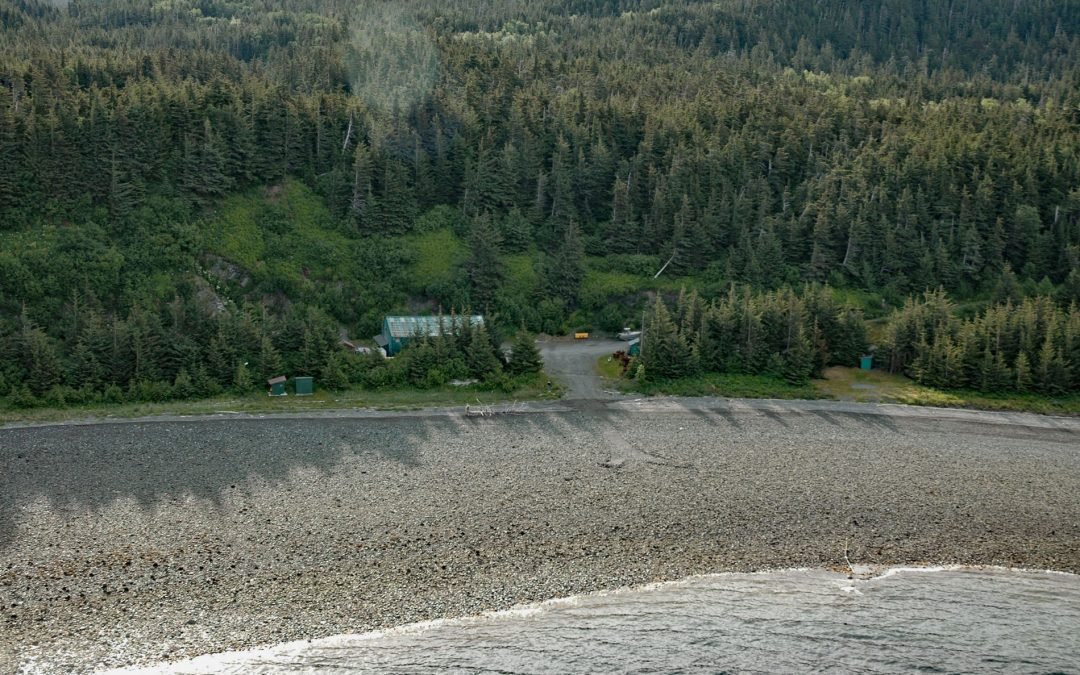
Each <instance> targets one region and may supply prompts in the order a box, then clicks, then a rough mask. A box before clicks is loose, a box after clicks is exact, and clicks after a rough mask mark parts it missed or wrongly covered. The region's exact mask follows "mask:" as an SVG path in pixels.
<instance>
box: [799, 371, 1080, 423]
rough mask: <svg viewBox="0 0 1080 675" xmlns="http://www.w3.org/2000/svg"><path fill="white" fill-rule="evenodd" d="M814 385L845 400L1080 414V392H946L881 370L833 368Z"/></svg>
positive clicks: (835, 397)
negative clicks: (1051, 394)
mask: <svg viewBox="0 0 1080 675" xmlns="http://www.w3.org/2000/svg"><path fill="white" fill-rule="evenodd" d="M814 386H815V388H816V389H817V391H818V393H819V394H820V395H821V396H823V397H826V398H834V399H837V400H841V401H857V402H862V403H904V404H908V405H925V406H936V407H941V408H973V409H977V410H1011V411H1015V412H1034V413H1043V414H1057V415H1062V414H1063V415H1080V394H1073V395H1070V396H1060V397H1051V396H1040V395H1037V394H988V393H986V392H978V391H963V390H953V391H946V390H941V389H933V388H931V387H924V386H922V385H920V384H917V383H915V382H914V381H913V380H911V379H910V378H907V377H904V376H903V375H892V374H889V373H886V372H884V371H881V370H869V371H867V370H859V369H857V368H844V367H835V368H829V369H827V370H826V371H825V373H824V378H823V379H821V380H815V381H814Z"/></svg>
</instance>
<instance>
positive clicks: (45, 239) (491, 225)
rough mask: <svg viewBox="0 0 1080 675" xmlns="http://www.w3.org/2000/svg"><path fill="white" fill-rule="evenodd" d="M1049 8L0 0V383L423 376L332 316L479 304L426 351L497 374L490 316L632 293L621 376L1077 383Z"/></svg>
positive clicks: (32, 398) (1034, 4) (1076, 263)
mask: <svg viewBox="0 0 1080 675" xmlns="http://www.w3.org/2000/svg"><path fill="white" fill-rule="evenodd" d="M1078 27H1080V1H1078V0H1029V1H1027V2H1023V3H1017V2H1012V1H1005V0H914V1H912V0H883V1H882V2H878V3H854V2H849V1H847V0H822V1H821V2H815V3H804V2H796V1H794V0H781V1H778V2H769V3H751V2H745V1H743V0H712V1H711V2H698V1H694V0H535V1H533V2H523V1H520V0H504V1H500V2H488V1H486V0H481V1H479V2H471V1H470V2H466V1H464V0H444V1H442V2H432V1H431V0H402V1H400V2H393V3H391V2H381V1H375V0H364V1H362V2H352V1H349V2H347V1H346V0H245V1H243V2H241V1H239V0H158V1H156V2H144V1H142V0H68V1H66V2H64V1H60V0H52V1H49V2H46V1H43V0H0V400H6V401H7V402H8V403H9V404H11V405H18V406H33V405H38V404H40V403H43V402H44V403H49V404H51V405H64V404H67V403H71V402H83V401H95V400H102V401H120V400H163V399H168V398H187V397H197V396H206V395H212V394H214V393H217V392H220V391H224V390H227V389H231V390H234V391H246V390H249V389H252V388H256V389H257V388H259V387H261V386H262V380H263V379H264V378H265V377H269V376H270V375H275V374H280V372H279V371H284V372H287V373H289V374H314V375H316V376H318V377H322V378H324V379H325V380H326V381H327V382H330V383H332V384H335V385H336V386H342V387H344V386H365V387H379V386H388V385H389V384H404V383H411V384H414V385H415V384H418V383H421V382H423V383H427V385H431V384H432V383H438V382H439V381H440V379H441V378H443V377H445V376H446V373H441V374H440V373H436V374H434V375H432V377H431V378H429V377H428V373H427V370H426V369H425V370H424V372H423V373H422V374H421V373H420V371H419V370H417V368H420V366H415V367H414V369H413V374H412V375H409V370H408V368H407V367H406V366H405V365H404V364H402V365H395V366H393V367H392V368H390V367H389V366H387V365H385V364H382V365H380V364H376V363H369V362H368V360H367V359H365V358H361V357H359V356H356V355H354V354H349V353H345V352H343V351H342V350H341V349H340V347H339V345H338V343H339V339H340V338H341V337H342V336H345V335H347V336H349V337H350V338H352V339H361V340H363V339H366V338H367V337H369V336H371V335H373V334H374V333H375V332H377V330H378V328H379V323H380V321H381V320H382V317H383V316H384V315H385V314H388V313H435V312H440V311H442V312H445V313H450V312H453V311H458V312H465V311H470V312H476V313H483V314H485V315H488V316H490V317H492V319H493V320H492V321H491V322H490V325H491V326H492V328H493V330H492V331H491V332H492V335H488V336H481V337H480V338H477V342H476V344H477V345H479V344H481V342H482V341H483V340H484V339H486V340H487V342H488V343H490V344H491V345H492V348H491V349H490V350H489V351H490V354H489V355H490V356H492V357H493V358H494V359H495V360H496V362H495V363H494V364H493V363H491V362H488V360H487V359H486V358H481V357H480V356H479V355H478V354H479V352H478V351H476V350H472V351H470V349H469V345H468V344H467V343H466V342H464V341H462V340H458V343H460V344H459V346H458V347H455V349H459V350H460V351H459V352H455V353H460V355H461V356H460V361H459V362H458V363H459V365H458V366H455V368H456V371H455V372H456V373H457V374H460V375H468V374H470V373H471V374H473V375H479V376H481V379H483V378H485V377H486V378H487V379H490V380H492V381H493V382H494V381H495V380H498V379H500V378H502V379H503V381H504V383H505V379H506V378H508V377H510V375H512V374H514V373H516V372H518V371H521V369H522V368H525V367H526V365H527V366H528V369H531V368H532V367H533V366H532V365H531V356H530V357H529V359H527V360H529V361H530V363H529V364H525V365H522V364H518V365H512V364H511V363H510V362H508V361H506V360H505V359H504V357H503V355H502V352H501V351H500V350H499V349H498V341H499V339H501V338H500V336H505V337H511V336H514V335H519V334H521V335H525V334H528V333H539V332H544V333H553V334H557V333H563V332H566V331H568V330H573V329H579V328H584V329H592V330H602V331H617V330H620V329H621V328H623V327H624V326H627V325H631V326H633V325H637V323H638V322H639V321H640V317H641V316H642V309H643V308H651V311H649V312H648V315H649V316H648V317H647V321H646V322H647V323H648V322H649V321H651V322H653V323H654V327H655V328H656V329H657V330H658V332H660V333H662V334H663V335H665V336H666V337H665V338H664V340H666V342H665V343H664V344H665V346H664V348H665V349H667V350H668V352H667V353H668V354H669V355H672V359H671V360H669V361H667V365H665V364H662V363H659V362H655V361H654V362H652V363H649V362H643V363H642V364H637V365H641V366H642V374H643V376H644V377H663V376H670V377H676V376H680V375H682V374H686V373H689V372H694V371H700V370H704V371H707V372H755V373H769V374H774V375H776V376H778V377H784V378H787V379H788V380H790V381H802V380H804V379H805V378H808V377H811V376H813V375H815V374H817V373H818V372H819V371H820V369H821V368H822V367H824V366H825V365H829V364H832V363H845V364H847V365H852V362H851V359H853V358H855V356H856V355H857V354H856V352H860V351H862V350H863V349H865V348H867V347H868V346H869V345H870V344H871V343H873V346H874V347H875V348H876V349H877V350H878V353H880V354H888V358H887V359H885V367H887V368H889V369H890V370H893V371H894V372H904V373H906V374H908V375H909V376H911V377H913V378H915V379H916V380H917V381H919V382H925V383H927V384H932V385H934V386H940V387H945V388H954V387H959V388H972V389H980V390H986V391H1036V392H1045V393H1064V392H1075V391H1078V390H1080V354H1078V351H1077V350H1078V348H1080V324H1078V319H1077V315H1078V311H1077V309H1076V305H1077V303H1080V36H1078V35H1077V33H1078V31H1077V28H1078ZM662 268H663V272H662V274H660V275H659V276H656V275H657V272H658V271H659V270H661V269H662ZM684 289H685V291H684ZM680 295H681V296H682V297H681V299H680ZM669 307H670V308H671V309H670V310H669ZM739 317H742V318H743V319H745V320H744V321H743V322H742V324H739ZM865 319H869V320H872V321H878V322H882V324H883V328H882V326H879V328H882V329H881V330H878V331H876V332H875V331H871V333H872V334H869V335H868V333H867V328H866V324H865V323H864V320H865ZM738 325H741V326H742V327H741V328H739V327H738ZM661 328H662V329H661ZM739 331H742V332H741V333H740V332H739ZM755 331H756V332H755ZM470 339H471V338H470ZM759 340H760V342H758V341H759ZM740 341H741V342H740ZM435 342H439V341H438V340H436V341H435ZM452 342H454V341H453V340H450V341H448V342H447V345H450V344H451V343H452ZM521 342H522V343H523V342H524V341H521ZM660 342H661V341H658V344H660ZM729 343H730V344H729ZM436 348H438V349H443V348H445V349H450V347H448V346H445V345H444V346H442V347H440V346H439V345H433V344H429V345H427V346H426V347H425V349H428V350H434V349H436ZM477 349H478V347H477ZM417 351H422V350H419V349H418V350H417ZM469 354H472V356H469ZM645 354H646V356H645V360H646V361H648V359H652V358H653V355H652V354H650V353H649V352H648V351H646V352H645ZM679 354H683V355H684V356H685V359H684V358H682V357H678V356H677V355H679ZM410 358H413V359H414V360H416V361H417V362H418V363H423V362H424V361H423V359H425V358H428V359H429V356H423V357H420V356H417V357H410ZM429 360H430V359H429ZM879 361H880V360H879ZM481 362H485V363H486V365H484V364H482V363H481ZM470 364H471V365H470ZM679 364H682V365H679ZM432 367H433V366H432ZM380 368H382V369H383V370H382V371H379V369H380ZM665 368H666V369H667V370H665ZM435 370H436V371H437V370H438V369H437V368H435ZM375 371H378V372H380V373H381V374H372V373H373V372H375ZM390 371H393V372H390ZM458 371H460V372H458ZM504 371H505V372H504ZM521 372H525V371H521ZM454 376H455V377H456V376H457V375H454ZM507 386H509V385H507Z"/></svg>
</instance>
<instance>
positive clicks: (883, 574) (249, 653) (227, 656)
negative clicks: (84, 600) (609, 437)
mask: <svg viewBox="0 0 1080 675" xmlns="http://www.w3.org/2000/svg"><path fill="white" fill-rule="evenodd" d="M943 572H944V573H948V572H964V573H990V574H996V575H1002V576H1005V575H1012V574H1015V575H1017V576H1018V577H1027V578H1030V577H1035V576H1039V575H1064V576H1068V577H1080V575H1077V574H1073V573H1070V572H1060V571H1056V570H1037V569H1021V568H1011V567H998V566H983V565H951V566H936V567H887V568H885V569H881V570H877V571H876V573H875V574H874V576H863V577H858V578H855V579H853V581H854V582H856V583H871V582H874V581H880V580H884V579H888V578H890V577H893V576H896V575H898V574H936V573H943ZM815 573H822V574H828V575H830V576H832V577H835V578H836V579H835V580H840V579H844V578H845V577H846V579H848V580H852V577H851V576H850V575H847V574H846V573H844V572H842V571H835V570H828V569H824V568H808V567H795V568H778V569H773V570H760V571H757V572H713V573H708V574H697V575H692V576H689V577H686V578H684V579H676V580H672V581H662V582H652V583H647V584H640V585H637V586H626V587H620V588H613V589H603V590H598V591H589V592H586V593H582V594H580V595H574V596H567V597H561V598H549V599H546V600H538V601H535V602H530V603H527V604H521V605H515V606H513V607H510V608H507V609H498V610H488V611H484V612H481V613H480V614H475V615H469V616H455V617H447V618H440V619H428V620H422V621H417V622H413V623H408V624H403V625H399V626H392V627H389V628H380V629H375V630H372V631H368V632H364V633H346V634H341V635H329V636H326V637H321V638H316V639H301V640H293V641H290V642H278V643H273V644H266V645H258V646H255V647H251V648H247V649H241V650H235V651H226V652H218V653H211V654H201V655H199V656H195V657H191V658H184V659H181V660H178V661H167V662H160V663H155V664H150V665H141V666H127V667H122V668H118V669H115V670H110V671H108V675H149V674H150V673H153V672H158V671H159V670H161V669H164V670H166V672H171V671H170V668H175V667H180V666H182V667H183V668H184V670H183V671H180V672H188V671H187V669H188V668H193V669H195V670H194V671H192V672H213V670H214V669H216V668H219V667H220V666H222V665H229V664H230V663H234V665H241V666H242V665H243V663H244V662H245V660H246V659H248V658H250V657H253V656H256V655H260V656H262V657H263V658H265V657H267V656H270V655H272V654H275V653H277V652H284V653H288V652H291V651H295V650H297V649H304V650H310V649H313V648H316V649H317V648H318V647H320V646H322V645H326V644H335V643H339V642H340V641H342V640H348V641H357V640H379V639H384V638H394V637H399V636H401V635H409V634H415V633H422V632H424V631H426V630H429V629H431V628H440V627H444V626H455V625H468V624H469V623H470V622H473V621H486V620H502V619H509V620H513V619H514V618H516V617H519V616H522V615H530V614H532V613H533V612H542V611H544V610H546V609H558V608H559V607H562V606H566V605H573V604H576V603H578V602H582V601H588V600H590V599H592V598H596V597H605V598H606V597H611V596H618V595H622V594H640V593H649V592H653V591H664V590H668V589H671V588H673V587H679V586H685V585H693V584H695V583H703V582H709V581H714V580H721V579H725V578H728V577H731V578H736V580H738V578H740V577H741V578H745V577H756V576H765V577H768V576H772V575H776V576H780V575H787V574H807V575H812V574H815Z"/></svg>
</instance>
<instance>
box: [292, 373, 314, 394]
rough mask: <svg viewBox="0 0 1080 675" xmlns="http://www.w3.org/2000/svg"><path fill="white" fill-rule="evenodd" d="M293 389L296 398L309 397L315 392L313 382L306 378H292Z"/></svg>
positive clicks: (312, 379) (311, 379)
mask: <svg viewBox="0 0 1080 675" xmlns="http://www.w3.org/2000/svg"><path fill="white" fill-rule="evenodd" d="M293 389H294V390H295V391H296V395H297V396H311V395H312V394H313V393H314V392H315V380H314V378H311V377H307V376H301V377H294V378H293Z"/></svg>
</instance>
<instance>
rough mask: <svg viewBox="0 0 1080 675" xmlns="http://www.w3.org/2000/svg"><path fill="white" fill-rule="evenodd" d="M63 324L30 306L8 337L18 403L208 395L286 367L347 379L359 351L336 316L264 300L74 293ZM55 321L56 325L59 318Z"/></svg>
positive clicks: (261, 382)
mask: <svg viewBox="0 0 1080 675" xmlns="http://www.w3.org/2000/svg"><path fill="white" fill-rule="evenodd" d="M74 304H75V305H76V308H75V311H73V312H71V313H70V314H68V315H67V320H66V325H64V326H62V327H60V331H59V332H62V333H63V334H66V335H67V336H68V341H66V342H65V341H61V340H58V339H56V338H54V337H53V336H52V335H51V334H50V332H49V331H46V330H44V329H43V328H42V327H41V326H39V325H37V324H35V323H34V322H33V321H32V320H31V319H29V318H28V317H26V316H25V315H23V316H22V317H21V318H20V321H19V326H18V328H17V329H16V330H15V331H13V332H10V333H7V334H4V335H3V336H2V339H0V390H4V391H6V392H9V393H8V400H9V401H10V402H11V403H12V404H14V405H16V406H19V407H32V406H35V405H44V404H47V405H51V406H64V405H71V404H81V403H97V402H105V403H119V402H125V401H164V400H169V399H186V398H205V397H210V396H215V395H218V394H221V393H224V392H227V391H232V392H237V393H244V392H249V391H253V390H257V389H260V388H265V384H266V380H267V379H268V378H270V377H274V376H277V375H282V374H290V375H312V376H315V377H316V378H317V380H318V382H319V384H320V385H321V386H324V387H329V388H342V387H345V386H347V385H348V381H349V373H350V372H352V371H353V370H355V368H356V367H357V359H356V357H354V356H353V355H351V354H349V353H348V352H346V351H344V350H343V349H342V348H341V346H340V344H339V338H338V330H337V327H336V324H335V323H334V322H333V321H332V320H330V319H329V318H328V317H327V316H326V315H325V314H323V313H321V312H319V311H318V310H315V309H312V308H296V309H293V310H290V311H287V312H285V313H284V314H283V315H282V316H277V315H275V314H271V313H270V312H268V311H266V310H265V309H263V308H261V307H256V306H253V305H247V306H243V307H224V308H221V307H207V306H202V305H200V304H199V303H197V302H188V301H184V300H182V299H179V298H178V299H176V300H174V301H173V302H172V303H169V304H168V305H166V306H165V307H164V308H163V311H158V310H157V309H152V308H135V309H134V310H132V311H131V312H130V313H129V314H128V315H127V316H126V317H125V318H120V317H117V316H116V315H112V314H107V313H105V312H103V311H102V309H101V308H100V307H98V306H95V304H94V303H93V302H92V300H83V301H79V300H76V301H74ZM52 328H53V329H54V331H55V330H56V328H57V327H52Z"/></svg>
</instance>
